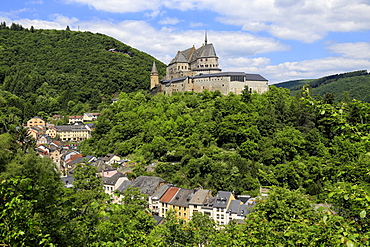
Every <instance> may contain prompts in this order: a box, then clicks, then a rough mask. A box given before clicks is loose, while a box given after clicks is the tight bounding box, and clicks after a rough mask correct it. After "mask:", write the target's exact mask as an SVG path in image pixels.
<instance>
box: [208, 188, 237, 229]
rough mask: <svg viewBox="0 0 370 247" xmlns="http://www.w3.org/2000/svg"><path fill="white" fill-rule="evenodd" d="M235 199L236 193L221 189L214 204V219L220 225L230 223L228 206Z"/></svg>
mask: <svg viewBox="0 0 370 247" xmlns="http://www.w3.org/2000/svg"><path fill="white" fill-rule="evenodd" d="M232 200H235V197H234V195H233V194H232V193H231V192H228V191H219V192H218V193H217V196H216V198H215V201H214V204H213V220H214V221H215V222H216V223H217V224H218V225H226V224H227V223H228V219H229V218H228V215H227V208H228V207H229V205H230V202H231V201H232Z"/></svg>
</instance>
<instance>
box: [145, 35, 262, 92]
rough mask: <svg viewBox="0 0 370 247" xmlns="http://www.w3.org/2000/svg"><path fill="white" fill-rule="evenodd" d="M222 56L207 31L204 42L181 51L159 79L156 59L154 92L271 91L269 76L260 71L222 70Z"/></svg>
mask: <svg viewBox="0 0 370 247" xmlns="http://www.w3.org/2000/svg"><path fill="white" fill-rule="evenodd" d="M218 65H219V64H218V57H217V55H216V51H215V48H214V46H213V44H208V42H207V34H206V35H205V41H204V44H203V45H202V46H201V47H200V48H198V49H196V48H195V47H194V46H193V47H191V48H189V49H186V50H183V51H178V52H177V54H176V56H175V57H174V58H173V59H172V60H171V62H170V63H169V64H168V66H167V68H166V76H165V77H164V78H163V79H162V80H161V81H159V75H158V70H157V67H156V64H155V62H153V67H152V71H151V73H150V90H151V92H152V93H159V92H165V93H167V94H172V93H173V92H202V91H203V90H208V91H216V90H219V91H220V92H221V93H222V94H224V95H227V94H229V93H230V92H233V93H234V94H241V93H242V91H243V90H244V88H245V86H248V88H249V90H250V91H251V92H257V93H259V94H261V93H264V92H266V91H268V80H267V79H265V78H264V77H262V76H261V75H259V74H247V73H244V72H222V70H221V69H220V68H219V67H218Z"/></svg>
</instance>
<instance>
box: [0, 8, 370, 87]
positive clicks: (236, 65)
mask: <svg viewBox="0 0 370 247" xmlns="http://www.w3.org/2000/svg"><path fill="white" fill-rule="evenodd" d="M52 17H53V20H52V21H44V20H30V19H18V20H14V19H13V20H12V19H9V18H7V17H1V16H0V22H2V21H6V23H8V24H9V23H11V22H15V23H19V24H21V25H22V26H24V27H28V28H29V27H31V26H34V27H35V28H38V29H65V28H66V26H67V25H69V26H70V27H71V28H72V29H73V27H74V30H76V27H77V25H79V26H80V28H81V30H82V31H84V30H86V31H91V32H99V33H104V34H107V35H109V36H112V37H115V38H116V39H118V40H120V41H122V42H124V43H125V44H128V45H130V46H132V47H134V48H137V49H139V50H142V51H144V52H147V53H149V54H151V55H153V56H154V57H156V58H158V59H159V60H161V61H163V62H165V63H168V62H169V61H170V60H171V59H172V58H173V56H175V54H176V52H177V51H178V50H184V49H187V48H189V47H191V46H192V45H195V47H199V46H200V45H201V44H202V42H203V41H204V32H203V31H194V30H190V31H178V30H173V29H171V28H162V29H160V30H158V29H155V28H153V27H152V26H151V25H149V24H148V23H147V22H144V21H129V20H127V21H122V22H118V23H113V22H110V21H106V20H94V21H84V22H83V21H80V20H78V19H77V18H68V17H65V16H62V15H58V14H55V15H53V16H52ZM208 42H209V43H213V44H214V45H215V49H216V52H217V53H218V56H219V57H220V67H221V68H222V69H223V71H244V72H247V73H259V74H261V75H263V76H264V77H266V78H267V79H269V81H270V84H271V83H277V82H281V81H287V80H293V79H302V78H319V77H321V76H326V75H330V74H335V73H342V72H348V71H353V70H360V69H370V58H369V54H370V43H367V42H358V43H342V44H333V45H330V46H328V47H327V49H329V51H331V52H335V53H338V54H340V55H341V56H340V55H338V56H337V57H327V58H321V59H314V60H304V61H296V62H294V61H293V62H284V63H280V64H271V61H270V60H269V59H268V58H266V57H255V58H250V56H256V55H258V54H262V53H268V52H274V51H284V50H287V49H289V47H288V46H286V45H285V44H283V43H281V42H279V41H277V40H275V39H273V38H266V37H258V36H255V35H252V34H249V33H245V32H225V31H223V32H219V31H209V32H208Z"/></svg>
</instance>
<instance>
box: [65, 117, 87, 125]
mask: <svg viewBox="0 0 370 247" xmlns="http://www.w3.org/2000/svg"><path fill="white" fill-rule="evenodd" d="M83 120H84V118H83V116H69V117H68V123H69V124H75V123H82V122H83Z"/></svg>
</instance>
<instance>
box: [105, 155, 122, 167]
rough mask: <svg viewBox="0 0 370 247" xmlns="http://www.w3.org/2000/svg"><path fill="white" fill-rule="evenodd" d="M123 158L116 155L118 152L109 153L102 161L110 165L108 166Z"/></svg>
mask: <svg viewBox="0 0 370 247" xmlns="http://www.w3.org/2000/svg"><path fill="white" fill-rule="evenodd" d="M120 160H121V158H120V157H119V156H118V155H116V154H107V155H106V156H105V157H103V159H102V161H103V162H104V163H105V164H106V165H108V166H112V165H113V164H115V163H117V162H118V161H120Z"/></svg>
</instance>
